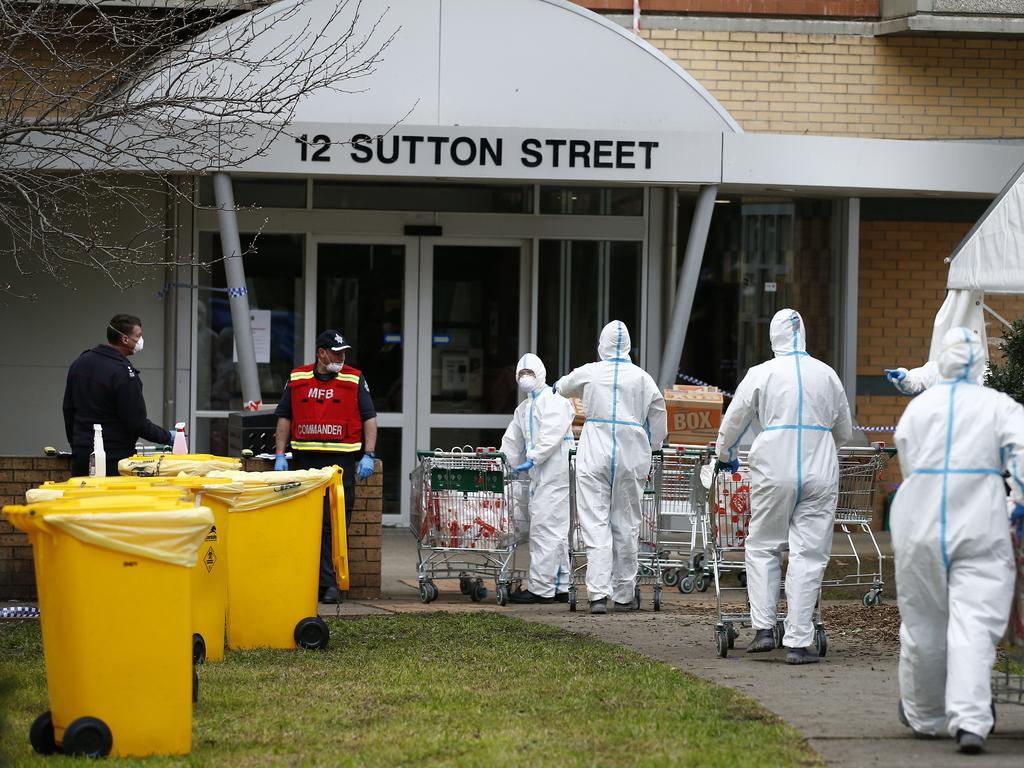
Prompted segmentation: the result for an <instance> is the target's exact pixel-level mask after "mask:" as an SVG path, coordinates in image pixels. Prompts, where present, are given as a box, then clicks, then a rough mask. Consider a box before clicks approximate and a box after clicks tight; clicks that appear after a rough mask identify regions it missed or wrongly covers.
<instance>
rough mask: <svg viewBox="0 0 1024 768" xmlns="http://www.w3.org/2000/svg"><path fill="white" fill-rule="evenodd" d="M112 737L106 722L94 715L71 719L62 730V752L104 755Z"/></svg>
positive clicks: (112, 741)
mask: <svg viewBox="0 0 1024 768" xmlns="http://www.w3.org/2000/svg"><path fill="white" fill-rule="evenodd" d="M112 746H114V739H113V737H112V736H111V735H110V729H109V728H108V727H107V724H106V723H104V722H103V721H102V720H100V719H99V718H96V717H79V718H78V719H77V720H72V721H71V725H69V726H68V727H67V730H65V731H64V745H63V752H64V754H65V755H72V756H75V757H106V756H107V755H109V754H110V748H111V747H112Z"/></svg>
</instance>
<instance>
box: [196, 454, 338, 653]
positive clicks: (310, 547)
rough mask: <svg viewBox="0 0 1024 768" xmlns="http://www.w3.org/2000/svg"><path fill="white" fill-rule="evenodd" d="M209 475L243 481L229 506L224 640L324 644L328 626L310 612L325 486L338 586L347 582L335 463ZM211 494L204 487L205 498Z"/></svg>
mask: <svg viewBox="0 0 1024 768" xmlns="http://www.w3.org/2000/svg"><path fill="white" fill-rule="evenodd" d="M210 477H227V478H230V479H231V480H234V481H241V482H242V483H243V484H244V486H245V489H244V490H243V491H242V492H241V493H239V494H238V495H237V496H236V497H235V499H234V503H233V504H232V505H231V507H230V512H229V518H230V523H229V527H230V531H231V532H230V535H229V536H228V560H229V561H230V562H231V567H230V568H229V569H228V647H229V648H231V649H240V648H295V647H301V648H311V649H315V648H324V647H326V645H327V641H328V640H329V632H328V629H327V625H326V624H325V623H324V621H323V620H322V619H321V618H320V617H319V616H318V615H317V606H318V600H317V592H318V587H319V579H320V538H321V526H322V523H323V499H324V494H325V493H327V495H328V499H329V500H330V505H331V520H332V526H331V527H332V529H333V531H334V541H333V549H334V567H335V570H336V573H337V577H338V588H339V589H348V586H349V575H348V543H347V540H346V538H345V524H344V520H345V495H344V493H343V492H342V489H341V469H340V468H339V467H337V466H333V467H327V468H324V469H306V470H297V471H294V472H215V473H212V474H211V475H210ZM218 493H219V491H218V490H217V489H216V488H209V489H207V495H208V496H209V497H216V496H217V495H218ZM339 521H341V522H340V523H339Z"/></svg>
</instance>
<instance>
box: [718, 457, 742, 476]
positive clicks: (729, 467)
mask: <svg viewBox="0 0 1024 768" xmlns="http://www.w3.org/2000/svg"><path fill="white" fill-rule="evenodd" d="M739 468H740V462H739V460H738V459H733V460H732V461H719V462H718V463H717V464H716V465H715V471H717V472H729V473H730V474H731V473H733V472H737V471H738V470H739Z"/></svg>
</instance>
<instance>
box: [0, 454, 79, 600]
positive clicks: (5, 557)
mask: <svg viewBox="0 0 1024 768" xmlns="http://www.w3.org/2000/svg"><path fill="white" fill-rule="evenodd" d="M70 475H71V457H70V456H53V457H42V458H24V457H20V456H0V505H7V504H24V503H25V491H27V490H28V489H29V488H35V487H36V486H37V485H41V484H43V483H45V482H46V481H47V480H55V481H61V480H67V479H68V477H70ZM35 599H36V574H35V571H34V570H33V567H32V545H31V544H29V543H28V536H27V535H26V534H24V533H22V532H21V531H17V530H15V528H14V526H12V525H11V524H10V523H8V522H7V521H6V520H3V519H0V600H35Z"/></svg>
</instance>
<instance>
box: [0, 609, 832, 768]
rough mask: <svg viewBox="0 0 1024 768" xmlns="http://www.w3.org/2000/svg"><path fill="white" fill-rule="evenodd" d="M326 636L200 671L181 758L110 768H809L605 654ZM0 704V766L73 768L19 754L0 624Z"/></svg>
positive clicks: (498, 629)
mask: <svg viewBox="0 0 1024 768" xmlns="http://www.w3.org/2000/svg"><path fill="white" fill-rule="evenodd" d="M329 623H330V627H331V645H330V647H329V649H328V650H327V651H325V652H315V651H311V652H285V651H249V652H240V653H229V654H228V657H227V659H226V660H225V661H224V662H222V663H219V664H210V665H207V666H206V667H205V668H201V669H200V701H199V703H198V704H197V705H196V708H195V715H194V726H193V735H194V743H193V752H192V754H191V756H189V757H186V758H149V759H146V760H124V761H116V764H117V765H147V766H171V765H182V766H184V765H190V766H191V765H196V766H199V765H201V766H313V765H317V766H335V765H337V766H342V765H380V766H393V765H417V766H418V765H463V766H505V765H553V766H565V765H609V766H611V765H614V766H625V765H689V766H698V765H699V766H729V768H736V767H738V766H745V765H750V766H758V767H759V768H760V767H762V766H767V765H770V766H773V767H774V766H795V765H800V766H811V765H821V762H820V758H819V757H818V756H817V755H816V754H815V753H814V752H813V751H811V749H810V748H809V747H808V746H807V745H806V744H805V743H804V742H803V740H802V739H801V738H800V737H799V736H798V735H797V733H796V732H795V731H794V730H793V729H792V728H791V727H789V726H788V725H786V724H784V723H782V722H781V721H780V720H779V719H778V718H776V717H775V716H774V715H772V714H770V713H769V712H767V711H766V710H764V709H762V708H761V707H760V706H758V705H757V704H755V703H754V702H753V701H751V700H750V699H748V698H745V697H744V696H742V695H740V694H738V693H736V692H734V691H732V690H729V689H726V688H720V687H717V686H714V685H712V684H710V683H707V682H704V681H701V680H698V679H696V678H693V677H690V676H688V675H685V674H683V673H681V672H679V671H677V670H674V669H672V668H671V667H669V666H667V665H665V664H661V663H659V662H655V661H652V660H650V659H648V658H646V657H644V656H641V655H639V654H637V653H634V652H632V651H629V650H626V649H623V648H621V647H619V646H616V645H611V644H608V643H603V642H600V641H598V640H594V639H590V638H587V637H583V636H580V635H575V634H571V633H568V632H565V631H563V630H560V629H555V628H552V627H545V626H539V625H534V624H527V623H526V622H523V621H521V620H518V619H514V618H508V617H504V616H498V615H493V614H445V613H435V614H426V615H424V614H420V615H415V614H412V615H398V616H381V617H371V618H363V619H358V620H331V621H330V622H329ZM5 683H6V684H5ZM0 688H2V689H5V690H6V694H5V695H3V696H0V698H4V699H6V700H0V718H5V722H3V723H2V732H0V764H2V765H5V766H8V765H10V766H42V765H48V766H60V765H71V764H72V763H71V762H70V760H71V759H70V758H62V757H42V756H39V755H36V754H35V753H33V752H32V751H31V747H30V746H29V744H28V738H27V734H28V727H29V724H30V723H31V722H32V720H33V719H34V718H35V717H36V716H37V715H38V714H39V713H40V712H42V711H44V710H45V709H47V708H48V705H47V697H46V681H45V674H44V670H43V657H42V646H41V642H40V637H39V628H38V625H37V624H35V623H24V624H21V623H10V624H0ZM115 738H116V736H115ZM74 764H75V765H80V763H74Z"/></svg>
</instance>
